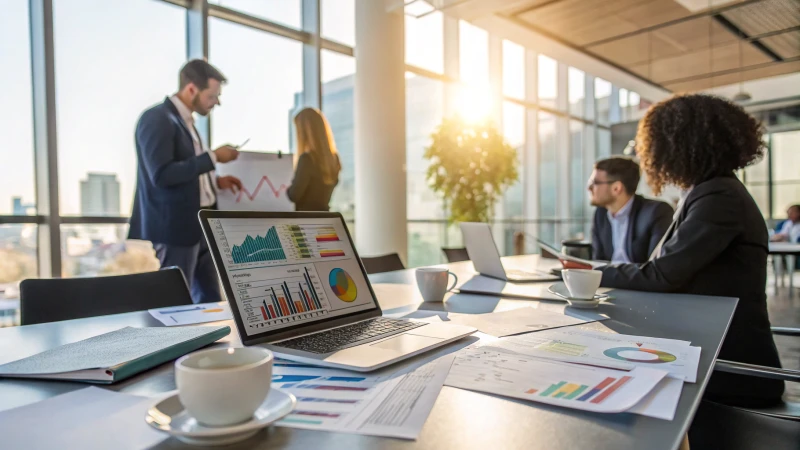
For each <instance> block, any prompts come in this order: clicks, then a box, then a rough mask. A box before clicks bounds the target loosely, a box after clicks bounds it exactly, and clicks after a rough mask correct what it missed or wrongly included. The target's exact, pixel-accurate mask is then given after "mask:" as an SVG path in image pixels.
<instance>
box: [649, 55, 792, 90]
mask: <svg viewBox="0 0 800 450" xmlns="http://www.w3.org/2000/svg"><path fill="white" fill-rule="evenodd" d="M796 72H800V61H794V62H784V63H780V62H778V63H771V64H769V65H767V66H766V67H760V68H757V69H750V70H745V71H742V72H737V73H732V74H727V75H723V76H716V77H714V78H713V79H712V78H710V77H709V78H701V79H698V80H692V81H684V82H679V83H668V84H666V85H665V87H666V88H667V89H669V90H671V91H673V92H693V91H700V90H705V89H711V88H713V87H718V86H726V85H729V84H734V83H740V82H742V81H750V80H757V79H759V78H767V77H774V76H777V75H784V74H787V73H796Z"/></svg>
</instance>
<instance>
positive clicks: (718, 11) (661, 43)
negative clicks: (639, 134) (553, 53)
mask: <svg viewBox="0 0 800 450" xmlns="http://www.w3.org/2000/svg"><path fill="white" fill-rule="evenodd" d="M537 2H538V5H534V4H531V6H530V7H528V8H520V9H518V10H517V11H522V12H520V13H519V14H516V15H515V16H514V18H515V19H517V21H518V22H519V23H522V24H524V25H528V26H529V27H530V28H531V29H532V30H534V31H540V32H544V33H545V34H549V35H550V36H554V37H557V38H558V39H559V40H561V41H564V42H566V43H568V44H570V45H572V46H574V47H576V48H578V49H579V50H582V51H584V52H586V53H588V54H590V55H592V56H595V57H598V58H600V59H603V60H605V61H608V62H610V63H612V64H615V65H617V66H620V67H621V68H623V69H624V70H627V71H629V72H631V73H633V74H635V75H638V76H639V77H641V78H644V79H647V80H649V81H651V82H652V83H654V84H657V85H660V86H663V87H666V88H668V89H671V88H672V87H675V86H677V87H679V88H680V89H687V88H690V87H692V86H703V85H705V84H716V85H720V83H721V82H722V81H724V80H727V79H730V78H731V74H733V75H736V74H737V73H739V72H740V71H743V72H742V73H745V72H746V73H747V77H750V78H748V79H752V77H756V78H757V77H759V76H772V75H774V74H775V73H774V72H780V73H787V72H785V71H787V70H791V68H796V67H797V65H796V64H794V62H796V61H793V59H792V58H798V57H800V30H797V29H793V28H792V27H795V28H796V27H798V26H800V0H732V1H729V2H723V3H719V2H717V3H715V6H714V8H713V9H708V8H704V7H703V3H702V2H700V1H699V0H698V1H689V0H680V1H677V0H556V1H551V2H549V3H541V1H540V0H537ZM687 6H688V7H687ZM523 10H524V11H523ZM781 30H785V32H783V33H779V34H774V33H775V32H777V31H781ZM765 33H772V35H770V36H767V37H763V38H758V37H757V36H759V35H763V34H765ZM754 36H755V37H756V38H753V37H754ZM784 59H789V61H788V62H787V63H786V64H781V61H782V60H784ZM772 63H775V64H776V65H775V66H774V67H773V66H772ZM767 66H769V67H767ZM711 78H713V81H711ZM733 78H736V77H735V76H733ZM721 80H722V81H721Z"/></svg>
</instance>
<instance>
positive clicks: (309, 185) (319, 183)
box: [287, 108, 342, 211]
mask: <svg viewBox="0 0 800 450" xmlns="http://www.w3.org/2000/svg"><path fill="white" fill-rule="evenodd" d="M294 126H295V129H296V130H297V164H296V166H295V171H294V179H293V180H292V185H291V186H289V189H288V191H287V194H288V195H289V200H291V201H293V202H294V204H295V210H297V211H328V210H330V205H329V203H330V201H331V195H332V194H333V188H334V187H336V185H337V184H338V183H339V172H340V171H341V170H342V166H341V164H340V163H339V154H338V153H337V152H336V144H335V143H334V141H333V133H331V127H330V126H329V125H328V121H327V120H326V119H325V116H323V115H322V112H321V111H320V110H318V109H316V108H305V109H303V110H302V111H300V112H299V113H297V115H296V116H294Z"/></svg>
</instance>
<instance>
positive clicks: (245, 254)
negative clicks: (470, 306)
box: [198, 210, 477, 372]
mask: <svg viewBox="0 0 800 450" xmlns="http://www.w3.org/2000/svg"><path fill="white" fill-rule="evenodd" d="M198 217H199V219H200V224H201V226H202V228H203V234H204V235H205V238H206V241H207V242H208V248H209V249H210V251H211V256H212V258H213V260H214V265H215V266H216V268H217V274H218V275H219V278H220V281H221V282H222V286H223V288H224V289H225V295H226V296H227V298H228V302H229V303H230V306H231V312H232V313H233V318H234V320H235V321H236V327H237V330H238V332H239V337H240V338H241V340H242V343H243V344H244V345H263V346H265V347H267V348H269V349H270V350H272V351H273V352H275V353H276V354H277V355H278V356H280V357H282V358H285V359H289V360H293V361H298V362H303V363H308V364H314V365H319V366H327V367H338V368H343V369H350V370H355V371H359V372H367V371H371V370H375V369H378V368H380V367H384V366H386V365H389V364H391V363H393V362H396V361H400V360H403V359H406V358H410V357H412V356H414V355H417V354H419V353H422V352H425V351H428V350H431V349H434V348H437V347H441V346H443V345H445V344H448V343H450V342H453V341H455V340H458V339H461V338H462V337H465V336H468V335H470V334H472V333H474V332H475V331H477V330H476V329H475V328H473V327H468V326H463V325H455V324H440V323H424V322H412V321H408V320H398V319H389V318H385V317H382V312H381V308H380V306H379V305H378V302H377V299H376V298H375V292H374V291H373V290H372V286H371V285H370V282H369V279H368V278H367V273H366V271H365V270H364V265H363V264H362V263H361V260H360V259H359V257H358V253H357V252H356V249H355V247H354V246H353V244H352V242H353V241H352V239H351V238H350V233H349V232H348V230H347V226H346V225H345V223H344V219H343V218H342V215H341V214H338V213H327V212H319V213H316V212H252V211H211V210H201V211H200V212H199V213H198Z"/></svg>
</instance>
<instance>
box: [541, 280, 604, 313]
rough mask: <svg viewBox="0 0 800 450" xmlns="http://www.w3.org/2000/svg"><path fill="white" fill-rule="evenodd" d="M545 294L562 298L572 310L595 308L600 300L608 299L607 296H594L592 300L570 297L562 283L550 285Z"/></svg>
mask: <svg viewBox="0 0 800 450" xmlns="http://www.w3.org/2000/svg"><path fill="white" fill-rule="evenodd" d="M547 292H549V293H551V294H553V295H556V296H558V297H561V298H563V299H564V300H566V301H568V302H569V304H570V306H572V307H574V308H596V307H597V305H599V304H600V301H601V300H605V299H607V298H609V296H608V295H607V294H595V296H594V298H593V299H588V298H573V297H570V295H569V289H567V285H566V284H564V283H563V282H559V283H555V284H552V285H550V287H548V288H547Z"/></svg>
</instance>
